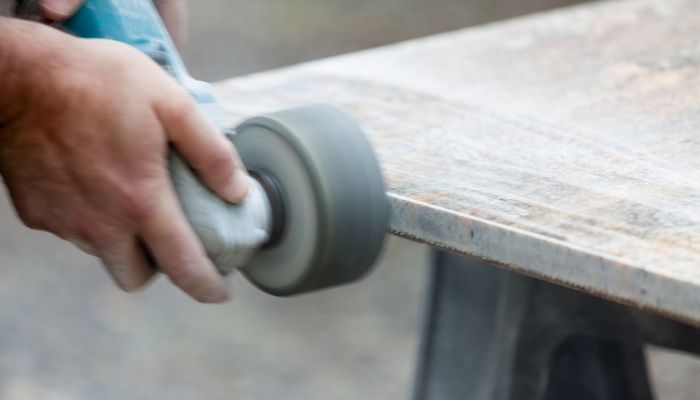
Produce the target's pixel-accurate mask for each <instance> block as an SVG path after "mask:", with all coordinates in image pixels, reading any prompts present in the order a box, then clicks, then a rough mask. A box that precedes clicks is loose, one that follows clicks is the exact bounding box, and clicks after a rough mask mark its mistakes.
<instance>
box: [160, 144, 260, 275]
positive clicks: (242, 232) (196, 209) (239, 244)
mask: <svg viewBox="0 0 700 400" xmlns="http://www.w3.org/2000/svg"><path fill="white" fill-rule="evenodd" d="M168 161H169V168H170V175H171V179H172V181H173V185H174V187H175V191H176V192H177V194H178V197H179V199H180V203H181V205H182V209H183V211H184V212H185V215H186V216H187V219H188V220H189V222H190V224H191V225H192V228H194V231H195V232H196V234H197V236H198V237H199V239H200V240H201V241H202V244H203V245H204V248H205V249H206V252H207V255H208V256H209V258H210V259H211V260H212V261H213V263H214V265H215V266H216V267H217V269H218V270H219V272H221V273H222V274H224V275H226V274H228V273H230V272H231V271H233V270H234V269H238V268H242V267H243V266H244V265H245V264H246V262H247V261H248V260H249V259H250V257H251V256H252V254H253V253H254V251H255V250H256V249H257V248H258V247H260V246H262V245H263V244H264V243H265V242H266V241H267V239H268V236H269V234H268V232H269V231H270V229H271V224H272V218H271V208H270V204H269V201H268V199H267V196H266V195H265V192H264V190H263V188H262V186H260V184H259V183H258V182H257V181H256V180H255V179H253V178H250V189H249V192H248V196H247V197H246V199H245V200H244V201H243V203H241V204H231V203H228V202H226V201H225V200H223V199H221V198H220V197H218V196H217V195H216V194H214V193H213V192H212V191H211V190H209V189H208V188H207V187H206V186H205V185H204V184H203V183H202V182H201V180H200V179H199V178H198V177H197V176H196V175H195V173H194V172H193V171H192V170H191V169H190V168H189V167H188V166H187V165H186V164H185V162H184V161H183V160H182V158H181V157H180V156H179V155H178V154H177V153H176V152H174V151H170V155H169V160H168Z"/></svg>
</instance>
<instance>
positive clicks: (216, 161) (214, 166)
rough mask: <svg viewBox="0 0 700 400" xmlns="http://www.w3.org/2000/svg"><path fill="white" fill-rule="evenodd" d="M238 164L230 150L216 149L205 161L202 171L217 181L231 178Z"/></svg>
mask: <svg viewBox="0 0 700 400" xmlns="http://www.w3.org/2000/svg"><path fill="white" fill-rule="evenodd" d="M235 169H236V166H235V164H234V163H233V158H232V155H231V153H230V152H227V151H222V150H218V149H217V150H215V151H212V154H211V155H210V157H207V158H206V160H205V161H204V163H203V165H202V167H201V172H202V173H205V174H207V175H208V176H210V177H211V178H213V179H216V180H217V181H224V180H231V179H233V174H234V172H235Z"/></svg>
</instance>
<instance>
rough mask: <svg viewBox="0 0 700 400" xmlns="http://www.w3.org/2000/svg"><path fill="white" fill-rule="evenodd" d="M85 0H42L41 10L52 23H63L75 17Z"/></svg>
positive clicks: (40, 2) (40, 3)
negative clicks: (72, 16)
mask: <svg viewBox="0 0 700 400" xmlns="http://www.w3.org/2000/svg"><path fill="white" fill-rule="evenodd" d="M84 1H85V0H40V1H39V9H40V10H41V13H42V14H43V15H44V17H45V18H47V19H49V20H51V21H63V20H64V19H66V18H68V17H70V16H71V15H73V14H74V13H75V12H76V11H77V10H78V8H79V7H80V6H81V5H82V4H83V2H84Z"/></svg>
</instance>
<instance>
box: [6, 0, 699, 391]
mask: <svg viewBox="0 0 700 400" xmlns="http://www.w3.org/2000/svg"><path fill="white" fill-rule="evenodd" d="M570 2H571V1H557V0H526V1H525V0H524V1H515V0H510V1H508V0H436V1H421V0H380V1H376V0H373V1H371V0H356V1H343V0H332V1H331V0H286V1H275V0H258V1H254V2H253V1H243V0H233V1H231V0H207V1H206V2H205V1H201V2H199V1H198V2H195V1H191V2H190V4H191V5H192V7H191V12H190V15H191V26H190V33H191V34H190V43H189V45H188V46H187V48H186V50H185V53H184V54H185V58H186V62H187V64H188V65H189V66H190V67H191V69H192V71H193V74H194V75H195V76H197V77H199V78H203V79H207V80H215V79H220V78H224V77H231V76H234V75H239V74H243V73H248V72H252V71H259V70H263V69H270V68H274V67H277V66H281V65H286V64H290V63H296V62H301V61H305V60H309V59H314V58H319V57H325V56H329V55H333V54H339V53H344V52H348V51H353V50H357V49H362V48H366V47H371V46H376V45H380V44H383V43H389V42H394V41H398V40H403V39H407V38H412V37H417V36H422V35H427V34H430V33H435V32H439V31H444V30H450V29H456V28H460V27H463V26H467V25H470V24H476V23H482V22H486V21H490V20H494V19H498V18H505V17H508V16H512V15H517V14H521V13H524V12H527V11H532V10H537V9H541V8H546V7H548V6H551V5H553V4H555V3H559V4H565V3H570ZM8 3H9V2H8V1H7V0H0V6H6V5H7V4H8ZM0 34H1V32H0ZM426 253H427V249H426V247H424V246H422V245H418V244H414V243H410V242H406V241H403V240H399V239H395V238H392V239H391V240H390V241H389V244H388V246H387V249H386V252H385V255H384V261H383V262H382V263H381V265H380V266H379V268H378V269H377V272H376V273H375V274H373V275H372V276H371V277H370V278H369V279H367V280H365V281H363V282H362V283H360V284H357V285H353V286H349V287H345V288H340V289H336V290H332V291H328V292H323V293H318V294H313V295H308V296H304V297H300V298H294V299H285V300H280V299H276V298H273V297H270V296H266V295H263V294H261V293H259V292H258V291H256V290H255V289H253V288H251V287H250V285H248V284H247V283H246V282H245V281H244V280H242V279H239V278H237V279H235V283H234V284H235V287H236V289H237V290H236V293H237V294H236V299H235V300H234V301H233V302H232V303H230V304H227V305H223V306H201V305H199V304H195V303H193V302H192V301H190V300H189V299H187V298H186V297H185V296H183V295H181V294H180V293H179V292H177V291H176V290H174V289H172V288H171V287H170V286H169V285H168V284H167V282H164V281H162V282H161V281H159V282H157V283H156V284H155V285H154V286H153V287H152V288H150V289H149V290H148V291H146V292H143V293H140V294H137V295H126V294H123V293H121V292H119V291H118V290H116V289H115V288H114V287H113V286H112V285H111V283H110V282H109V280H108V278H107V277H106V275H105V274H104V273H103V272H102V271H101V268H100V267H99V266H98V264H97V262H95V261H94V260H93V259H91V258H90V257H88V256H85V255H82V254H81V253H79V252H78V251H76V250H74V249H73V248H71V247H70V246H68V245H66V244H64V243H62V242H60V241H59V240H57V239H55V238H52V237H50V236H49V235H46V234H41V233H36V232H31V231H29V230H27V229H25V228H23V227H21V226H20V224H19V223H18V222H17V221H16V219H15V218H14V216H13V215H12V212H11V209H10V207H9V204H8V203H7V201H6V199H5V198H4V197H2V196H0V400H25V399H26V400H30V399H32V400H33V399H46V400H67V399H79V400H83V399H85V400H87V399H106V400H109V399H184V400H189V399H213V400H218V399H222V400H223V399H231V398H234V399H240V400H247V399H251V400H252V399H255V400H278V399H285V400H296V399H299V400H317V399H318V400H322V399H324V400H325V399H334V400H336V399H337V400H344V399H347V400H355V399H382V400H384V399H386V400H390V399H407V398H408V397H409V393H410V381H411V378H412V371H413V368H414V366H413V364H414V353H415V349H416V335H417V332H418V325H419V310H420V302H421V292H422V288H423V280H424V279H423V278H424V275H425V272H426V265H427V261H426ZM651 352H652V357H651V358H652V362H651V363H650V364H651V371H652V373H653V375H654V378H655V384H656V389H657V392H658V395H659V396H658V398H659V399H668V400H690V399H696V398H697V397H698V396H697V395H696V394H697V393H699V392H700V391H699V390H698V388H697V383H696V382H695V381H696V380H697V379H696V377H697V376H700V375H699V374H700V362H698V361H697V360H696V359H691V358H688V357H685V356H680V355H677V354H675V353H672V352H666V351H659V350H651Z"/></svg>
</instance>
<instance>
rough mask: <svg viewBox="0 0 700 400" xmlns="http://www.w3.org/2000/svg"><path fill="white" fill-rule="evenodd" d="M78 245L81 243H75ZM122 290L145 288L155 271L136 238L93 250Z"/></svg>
mask: <svg viewBox="0 0 700 400" xmlns="http://www.w3.org/2000/svg"><path fill="white" fill-rule="evenodd" d="M73 242H74V243H75V244H76V245H79V244H80V243H79V242H75V241H73ZM90 250H92V249H90ZM93 251H95V252H96V255H97V256H98V257H100V258H101V259H102V263H103V264H104V265H105V267H106V269H107V271H108V272H109V273H110V275H111V276H112V278H113V279H114V281H115V282H116V283H117V286H119V287H120V288H121V289H122V290H124V291H126V292H133V291H135V290H138V289H140V288H142V287H143V286H145V285H146V284H147V283H148V282H149V281H150V280H151V278H153V275H155V271H154V270H153V269H152V268H151V267H150V264H149V263H148V260H147V258H146V256H145V254H144V252H143V249H142V247H141V243H140V242H139V241H138V239H137V238H136V237H135V236H125V237H122V238H119V239H116V240H110V241H109V242H105V243H101V244H99V245H98V249H96V250H93Z"/></svg>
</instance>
